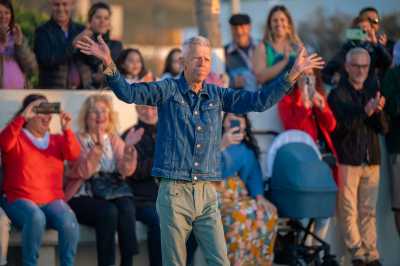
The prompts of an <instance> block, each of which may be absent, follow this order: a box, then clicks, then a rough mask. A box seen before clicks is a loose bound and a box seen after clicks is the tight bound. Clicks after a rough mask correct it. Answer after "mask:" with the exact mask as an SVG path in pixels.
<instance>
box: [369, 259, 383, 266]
mask: <svg viewBox="0 0 400 266" xmlns="http://www.w3.org/2000/svg"><path fill="white" fill-rule="evenodd" d="M366 266H382V263H381V262H380V261H379V260H373V261H370V262H368V263H367V264H366Z"/></svg>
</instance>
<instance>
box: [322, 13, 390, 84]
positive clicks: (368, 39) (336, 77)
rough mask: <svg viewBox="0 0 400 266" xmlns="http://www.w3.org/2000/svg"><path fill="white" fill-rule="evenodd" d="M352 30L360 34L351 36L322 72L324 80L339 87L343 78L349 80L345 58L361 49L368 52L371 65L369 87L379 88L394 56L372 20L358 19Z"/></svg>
mask: <svg viewBox="0 0 400 266" xmlns="http://www.w3.org/2000/svg"><path fill="white" fill-rule="evenodd" d="M351 28H353V29H356V30H357V29H358V30H359V31H360V34H350V36H348V37H349V38H350V39H348V40H347V41H346V42H345V43H344V44H343V46H342V47H341V48H340V50H339V52H337V53H336V54H335V55H334V56H333V57H332V59H331V60H329V61H328V63H327V64H326V66H325V67H324V69H323V70H322V71H321V74H322V79H323V81H324V82H325V83H326V84H329V85H337V84H338V83H339V82H340V79H341V78H347V75H348V74H347V72H346V71H345V58H346V54H347V52H348V51H350V50H351V49H353V48H356V47H360V48H363V49H365V50H366V51H368V53H369V56H370V59H371V63H370V68H369V72H368V77H367V80H366V84H367V86H368V87H371V88H374V87H378V86H379V84H380V81H382V79H383V74H384V72H385V71H386V69H387V68H389V67H390V65H391V64H392V56H391V54H390V52H389V50H388V49H387V48H386V46H385V45H384V38H381V37H379V36H377V34H376V31H375V28H374V27H373V25H372V23H371V20H370V19H369V18H368V17H367V16H365V15H363V16H358V17H356V18H355V19H354V20H353V22H352V25H351Z"/></svg>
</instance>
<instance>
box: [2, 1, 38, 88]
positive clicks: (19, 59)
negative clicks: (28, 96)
mask: <svg viewBox="0 0 400 266" xmlns="http://www.w3.org/2000/svg"><path fill="white" fill-rule="evenodd" d="M37 69H38V66H37V62H36V58H35V54H34V53H33V52H32V50H31V49H30V48H29V45H28V42H27V40H26V38H24V35H23V34H22V31H21V27H20V26H19V25H18V24H15V21H14V9H13V6H12V4H11V2H10V1H9V0H0V88H3V89H24V88H27V87H29V85H28V83H27V80H28V77H29V76H30V75H32V74H33V73H35V72H37Z"/></svg>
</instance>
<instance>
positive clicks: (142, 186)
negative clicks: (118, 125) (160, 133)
mask: <svg viewBox="0 0 400 266" xmlns="http://www.w3.org/2000/svg"><path fill="white" fill-rule="evenodd" d="M133 128H135V129H136V130H137V129H139V128H144V134H143V137H142V139H141V140H140V141H139V143H137V144H136V145H135V147H136V149H137V152H138V161H137V167H136V171H135V173H134V174H133V175H132V176H130V177H128V178H127V181H128V184H129V185H130V186H131V188H132V191H133V194H134V197H135V203H136V206H138V207H143V206H154V204H155V202H156V200H157V194H158V181H157V179H156V178H154V177H152V176H151V169H152V167H153V159H154V150H155V143H156V126H155V125H148V124H145V123H143V122H141V121H140V120H139V122H138V124H137V125H135V126H133ZM129 130H130V128H129V129H127V130H126V131H125V132H124V133H123V134H122V139H125V138H126V135H127V134H128V132H129Z"/></svg>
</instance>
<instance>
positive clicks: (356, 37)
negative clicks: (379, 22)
mask: <svg viewBox="0 0 400 266" xmlns="http://www.w3.org/2000/svg"><path fill="white" fill-rule="evenodd" d="M346 39H347V40H352V41H365V40H366V39H367V33H366V32H365V31H363V30H362V29H358V28H352V29H347V30H346Z"/></svg>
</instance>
